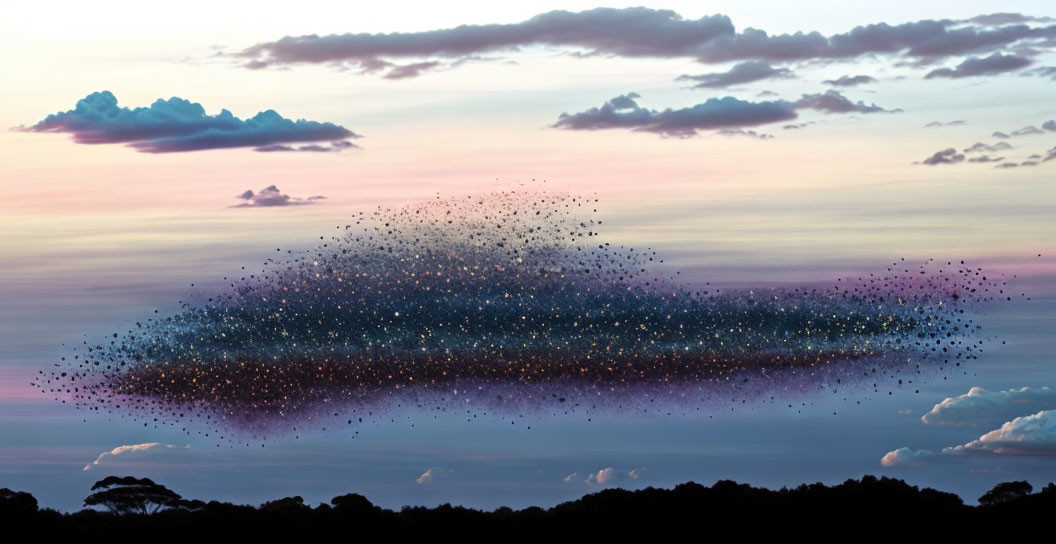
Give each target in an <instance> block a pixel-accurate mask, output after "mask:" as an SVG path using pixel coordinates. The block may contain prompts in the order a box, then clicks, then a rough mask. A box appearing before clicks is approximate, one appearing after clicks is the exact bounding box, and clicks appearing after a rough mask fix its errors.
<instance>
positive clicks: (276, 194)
mask: <svg viewBox="0 0 1056 544" xmlns="http://www.w3.org/2000/svg"><path fill="white" fill-rule="evenodd" d="M237 198H238V199H239V200H243V201H244V202H242V203H241V204H236V205H234V206H231V207H232V208H273V207H277V206H302V205H305V204H315V203H316V202H318V201H320V200H325V199H326V197H325V196H322V195H316V196H310V197H308V198H297V197H292V196H290V195H288V194H286V193H283V192H282V191H280V190H279V188H278V187H276V186H274V185H269V186H267V187H265V188H263V189H261V190H260V192H257V193H254V192H253V191H251V190H248V189H247V190H246V191H245V192H243V193H242V194H240V195H238V197H237Z"/></svg>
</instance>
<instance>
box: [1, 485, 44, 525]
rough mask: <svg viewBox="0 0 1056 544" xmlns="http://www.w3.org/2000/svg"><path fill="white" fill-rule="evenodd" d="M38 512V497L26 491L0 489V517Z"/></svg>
mask: <svg viewBox="0 0 1056 544" xmlns="http://www.w3.org/2000/svg"><path fill="white" fill-rule="evenodd" d="M36 512H37V499H36V497H34V496H33V495H30V494H29V493H26V492H25V491H12V490H10V489H8V488H6V487H5V488H3V489H0V518H2V517H5V516H11V517H15V516H24V515H26V514H35V513H36Z"/></svg>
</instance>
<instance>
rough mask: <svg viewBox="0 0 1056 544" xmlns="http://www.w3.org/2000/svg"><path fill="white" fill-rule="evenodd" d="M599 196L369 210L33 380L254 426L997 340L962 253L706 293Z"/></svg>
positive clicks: (741, 373)
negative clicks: (823, 279)
mask: <svg viewBox="0 0 1056 544" xmlns="http://www.w3.org/2000/svg"><path fill="white" fill-rule="evenodd" d="M596 202H597V200H596V199H584V198H582V197H576V196H570V195H564V194H554V193H549V192H533V191H526V192H505V193H498V194H494V195H487V196H474V197H466V198H439V197H438V198H437V199H436V200H434V201H430V202H427V203H424V204H416V205H411V206H408V207H404V208H399V209H382V208H378V209H377V210H375V211H373V212H372V213H369V214H365V213H360V214H357V215H355V216H354V217H355V221H354V223H351V224H349V225H345V226H344V227H339V228H338V230H339V233H338V235H336V236H332V237H330V238H329V239H325V238H323V239H322V240H323V241H322V242H321V243H320V244H319V245H318V247H315V248H313V249H310V250H307V251H301V252H294V251H287V252H286V253H285V258H283V259H269V260H268V261H267V262H266V263H265V266H264V267H263V269H262V271H261V272H260V273H259V274H250V275H248V276H247V277H243V278H241V279H239V280H237V281H233V282H231V283H230V285H229V288H227V289H226V290H225V291H224V292H221V293H219V294H218V295H216V294H214V295H213V296H211V297H209V298H208V299H206V297H205V296H202V297H201V300H200V301H197V302H188V303H184V304H183V306H182V309H181V310H180V311H179V312H178V313H176V314H175V315H171V316H168V317H164V318H153V319H149V320H146V321H145V322H137V323H136V324H135V326H134V328H131V329H130V330H128V331H126V332H124V333H114V334H113V337H112V338H108V339H107V341H106V342H98V343H94V344H93V343H89V342H85V344H84V345H83V346H81V348H80V349H78V350H77V351H76V352H75V353H72V354H70V356H68V357H65V358H63V361H62V362H61V363H60V364H58V365H56V368H55V369H53V370H52V371H50V372H45V371H43V370H42V371H41V373H40V375H39V377H38V379H37V381H36V385H37V386H38V387H39V388H40V389H41V390H42V391H44V392H45V393H48V394H52V395H54V396H56V397H57V398H60V399H62V400H63V401H70V402H72V403H73V404H75V405H77V406H78V407H79V408H83V409H87V410H91V411H111V412H120V413H123V414H132V415H133V417H138V418H142V419H145V420H148V421H149V419H153V420H154V421H155V422H158V421H161V422H168V423H174V422H177V421H180V420H185V419H197V420H209V421H210V423H213V424H219V422H221V421H222V422H223V423H222V424H223V425H224V426H226V427H235V428H241V429H255V430H258V431H263V430H272V429H276V428H285V429H289V428H293V427H295V426H296V425H298V424H300V425H306V424H308V422H309V420H312V418H315V421H320V420H321V418H322V416H323V415H325V416H327V417H332V418H335V419H334V421H335V422H337V421H340V422H342V423H343V422H344V421H345V420H346V419H347V422H348V423H358V422H362V417H363V416H365V415H367V414H368V413H369V414H371V415H373V414H374V411H375V410H379V411H380V410H381V409H382V407H383V406H385V405H387V404H391V403H394V402H399V403H404V402H406V403H408V405H411V406H417V407H418V408H423V407H424V405H425V404H426V403H437V404H442V405H445V406H448V405H450V406H457V407H458V408H459V409H464V410H466V413H473V411H474V410H481V411H484V412H486V411H487V410H492V411H498V412H503V411H505V412H511V413H512V412H517V413H521V414H523V413H524V412H526V411H531V410H537V411H538V410H540V409H542V410H550V411H555V410H558V411H560V410H563V411H566V412H567V411H568V410H570V409H571V410H575V409H576V407H579V406H581V405H582V404H583V403H589V404H590V405H591V406H592V407H595V408H596V407H597V406H598V404H599V403H602V404H605V403H608V404H610V405H616V404H619V405H621V406H623V405H625V404H633V403H634V402H635V398H634V395H639V400H640V398H644V397H642V396H641V395H644V396H645V397H650V398H655V397H656V396H658V395H660V396H662V395H664V394H668V395H669V396H670V395H675V396H682V397H684V396H685V391H686V390H687V387H688V388H690V389H693V390H695V391H697V393H695V394H696V395H698V396H700V395H704V396H706V395H708V394H709V393H707V392H706V391H708V390H709V389H708V387H707V386H708V384H745V383H748V382H749V380H750V379H751V380H754V382H753V383H755V384H758V383H765V384H767V385H764V386H758V385H755V386H753V388H752V391H754V394H755V395H757V396H758V395H766V394H770V393H773V391H774V390H777V389H780V388H781V387H782V385H781V384H784V385H783V387H784V388H786V389H788V388H797V387H800V388H801V387H802V386H803V384H809V383H811V381H812V380H814V381H817V382H818V383H825V384H828V383H836V382H839V381H841V380H842V379H846V378H854V377H858V378H859V379H860V380H864V381H870V380H873V381H875V380H876V377H877V372H878V367H881V365H885V364H887V365H890V364H897V365H902V366H904V365H907V364H908V365H910V366H911V367H912V368H915V369H917V372H919V371H920V370H919V369H920V368H922V367H924V366H928V365H930V366H931V367H937V368H944V367H948V366H953V365H958V366H959V364H960V362H961V361H962V360H964V359H969V358H973V357H976V356H977V354H978V353H979V351H980V349H981V346H982V340H979V339H978V338H976V337H975V336H976V334H977V329H978V328H979V326H978V325H976V324H974V322H973V320H972V318H971V317H970V313H967V314H966V309H967V310H970V309H971V308H972V307H973V306H975V305H978V304H979V303H981V302H986V301H990V300H994V299H996V298H999V296H1000V298H1001V299H1004V298H1006V297H1005V296H1004V289H1005V287H1004V282H1002V281H1000V280H999V279H994V278H990V279H988V277H987V276H986V275H984V274H983V272H982V271H981V270H979V269H972V268H970V267H968V266H965V265H964V263H963V262H960V263H958V262H952V261H951V262H945V263H944V264H943V263H936V262H934V261H929V262H928V263H925V264H924V265H922V266H919V267H917V266H910V265H908V264H906V263H905V262H896V263H893V264H892V265H890V266H888V267H886V269H885V270H884V271H883V272H880V273H875V274H868V275H863V276H862V277H859V278H844V279H840V280H838V281H836V282H832V284H830V285H828V286H822V287H800V288H767V289H756V290H723V291H721V292H720V291H718V290H714V289H712V288H711V287H710V286H707V290H704V289H697V290H694V289H692V288H690V287H688V286H687V285H686V284H683V283H681V282H679V281H678V279H677V276H668V277H666V278H661V277H659V274H657V273H656V272H653V271H651V270H653V269H654V268H655V267H653V266H652V265H654V264H658V261H659V258H658V257H657V256H656V254H655V252H653V251H650V250H646V251H641V250H635V249H634V248H628V247H624V246H614V245H610V243H608V242H605V241H602V240H601V238H600V235H599V234H598V229H599V227H600V226H601V224H602V221H600V220H597V219H595V218H594V215H595V213H596V211H597V210H596V209H594V206H595V205H596ZM654 259H655V260H656V261H654ZM882 374H883V372H881V375H882ZM759 378H764V379H762V380H760V379H759ZM900 383H901V382H900ZM875 386H876V385H875V383H874V387H875ZM826 387H827V386H826ZM676 390H677V391H679V393H677V394H674V393H672V392H674V391H676ZM702 391H703V393H701V392H702ZM711 391H712V393H714V390H711ZM643 392H645V393H643ZM727 393H728V392H727ZM724 394H726V393H724ZM352 413H355V414H357V415H356V416H355V417H352V418H351V419H349V418H348V416H349V414H352ZM331 414H332V415H331ZM271 432H274V431H271Z"/></svg>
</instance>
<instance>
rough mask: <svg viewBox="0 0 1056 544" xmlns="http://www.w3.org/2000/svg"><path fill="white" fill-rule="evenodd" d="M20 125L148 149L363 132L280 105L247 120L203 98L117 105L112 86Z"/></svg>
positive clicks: (265, 143) (263, 143) (260, 143)
mask: <svg viewBox="0 0 1056 544" xmlns="http://www.w3.org/2000/svg"><path fill="white" fill-rule="evenodd" d="M20 130H25V131H28V132H58V133H68V134H72V135H73V141H75V142H77V143H80V144H112V143H124V144H127V145H128V146H129V147H132V148H134V149H136V150H137V151H140V152H144V153H172V152H182V151H199V150H205V149H225V148H234V147H256V148H258V150H267V148H268V147H271V146H274V145H277V144H288V143H297V142H319V141H339V140H348V139H353V138H358V137H359V135H358V134H356V133H354V132H352V131H351V130H348V129H346V128H344V127H342V126H339V125H335V124H333V123H319V122H316V121H307V120H304V119H298V120H296V121H293V120H290V119H286V118H284V117H283V116H281V115H279V114H278V113H276V112H275V111H274V110H267V111H262V112H260V113H258V114H256V115H255V116H253V117H250V118H248V119H245V120H242V119H239V118H238V117H235V116H234V115H232V114H231V112H230V111H228V110H221V111H220V113H219V114H217V115H207V114H206V113H205V109H204V108H203V107H202V106H201V105H200V104H198V103H195V102H191V101H189V100H184V99H182V98H177V97H173V98H170V99H168V100H162V99H160V98H159V99H158V100H157V101H155V102H154V103H153V104H151V105H150V106H148V107H140V108H132V109H130V108H125V107H120V106H118V105H117V98H116V97H115V96H114V95H113V94H112V93H110V91H102V92H96V93H92V94H90V95H88V96H86V97H84V98H82V99H81V100H78V101H77V105H76V106H75V107H74V109H72V110H69V111H65V112H60V113H53V114H51V115H48V116H47V117H46V118H44V120H43V121H40V122H39V123H37V124H35V125H33V126H30V127H24V128H22V129H20Z"/></svg>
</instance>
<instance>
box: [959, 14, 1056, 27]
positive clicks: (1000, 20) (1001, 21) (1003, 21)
mask: <svg viewBox="0 0 1056 544" xmlns="http://www.w3.org/2000/svg"><path fill="white" fill-rule="evenodd" d="M1052 20H1053V19H1052V17H1031V16H1029V15H1023V14H1022V13H991V14H989V15H977V16H975V17H972V18H971V19H967V20H965V22H967V23H975V24H977V25H987V26H1003V25H1011V24H1021V23H1044V22H1048V21H1052Z"/></svg>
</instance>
